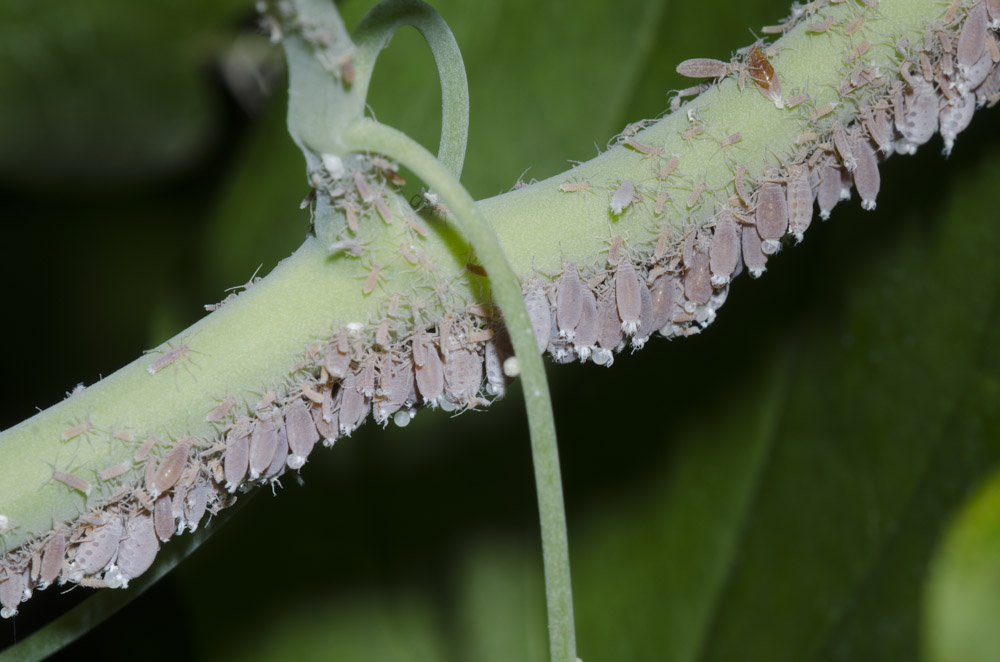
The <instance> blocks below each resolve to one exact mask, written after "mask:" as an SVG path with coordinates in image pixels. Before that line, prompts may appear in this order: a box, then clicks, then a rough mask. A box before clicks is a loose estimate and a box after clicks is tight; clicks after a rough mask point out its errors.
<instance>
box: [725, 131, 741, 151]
mask: <svg viewBox="0 0 1000 662" xmlns="http://www.w3.org/2000/svg"><path fill="white" fill-rule="evenodd" d="M741 140H743V134H742V133H734V134H732V135H731V136H728V137H726V138H723V139H722V140H720V141H719V147H722V148H723V149H724V148H726V147H729V146H730V145H735V144H736V143H738V142H739V141H741Z"/></svg>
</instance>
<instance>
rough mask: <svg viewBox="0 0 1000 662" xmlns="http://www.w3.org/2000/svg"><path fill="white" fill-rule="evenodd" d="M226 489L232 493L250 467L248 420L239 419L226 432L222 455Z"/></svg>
mask: <svg viewBox="0 0 1000 662" xmlns="http://www.w3.org/2000/svg"><path fill="white" fill-rule="evenodd" d="M222 465H223V468H224V470H225V478H226V490H227V491H228V492H229V493H230V494H232V493H233V492H235V491H236V488H237V487H239V486H240V483H242V482H243V479H244V478H246V475H247V470H248V469H249V467H250V421H249V419H245V418H243V419H240V420H239V421H237V422H236V425H234V426H233V427H232V428H231V429H230V430H229V432H228V433H227V434H226V451H225V453H224V454H223V456H222Z"/></svg>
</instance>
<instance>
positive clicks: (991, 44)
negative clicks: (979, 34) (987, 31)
mask: <svg viewBox="0 0 1000 662" xmlns="http://www.w3.org/2000/svg"><path fill="white" fill-rule="evenodd" d="M994 29H996V28H994ZM986 49H987V50H988V51H989V52H990V62H992V63H993V64H996V63H997V62H1000V47H998V46H997V40H996V39H994V38H993V37H990V38H989V39H987V40H986Z"/></svg>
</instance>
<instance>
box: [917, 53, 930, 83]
mask: <svg viewBox="0 0 1000 662" xmlns="http://www.w3.org/2000/svg"><path fill="white" fill-rule="evenodd" d="M917 61H918V62H919V63H920V75H921V76H923V79H924V80H928V81H929V80H934V67H933V66H931V59H930V57H928V56H927V53H920V54H919V55H918V56H917Z"/></svg>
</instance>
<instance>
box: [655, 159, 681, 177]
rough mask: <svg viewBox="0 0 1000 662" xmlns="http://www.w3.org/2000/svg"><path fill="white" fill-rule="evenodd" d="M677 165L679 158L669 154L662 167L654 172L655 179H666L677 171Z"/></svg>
mask: <svg viewBox="0 0 1000 662" xmlns="http://www.w3.org/2000/svg"><path fill="white" fill-rule="evenodd" d="M678 163H680V157H679V156H677V155H676V154H671V155H670V156H668V157H667V160H666V161H665V162H664V164H663V167H661V168H660V169H659V170H657V171H656V177H657V179H666V178H667V177H669V176H670V173H672V172H673V171H674V170H676V169H677V164H678Z"/></svg>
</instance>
